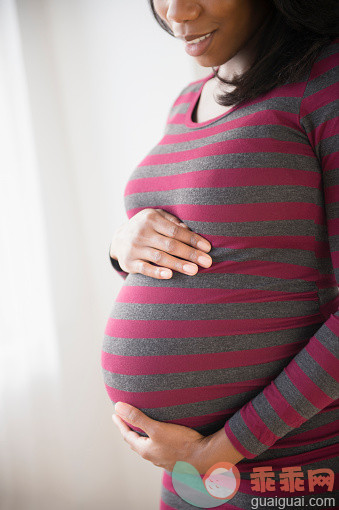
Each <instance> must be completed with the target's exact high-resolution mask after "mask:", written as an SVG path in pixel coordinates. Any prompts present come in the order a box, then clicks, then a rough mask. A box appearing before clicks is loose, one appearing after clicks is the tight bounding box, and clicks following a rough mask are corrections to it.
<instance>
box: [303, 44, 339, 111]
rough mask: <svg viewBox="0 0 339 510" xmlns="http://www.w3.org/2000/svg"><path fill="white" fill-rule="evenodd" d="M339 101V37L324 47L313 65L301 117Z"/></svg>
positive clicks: (307, 81) (304, 95) (305, 89)
mask: <svg viewBox="0 0 339 510" xmlns="http://www.w3.org/2000/svg"><path fill="white" fill-rule="evenodd" d="M337 99H339V37H337V38H335V39H333V40H332V41H331V43H330V44H328V45H326V46H324V47H323V48H322V50H321V52H320V53H319V55H318V56H317V58H316V60H315V62H314V63H313V65H312V67H311V69H310V72H309V76H308V78H307V80H306V83H305V88H304V93H303V97H302V103H301V116H305V115H306V114H307V113H309V112H313V111H315V110H318V109H319V107H320V106H321V105H325V104H329V105H331V106H329V109H331V110H332V109H333V108H335V105H334V102H335V101H336V100H337Z"/></svg>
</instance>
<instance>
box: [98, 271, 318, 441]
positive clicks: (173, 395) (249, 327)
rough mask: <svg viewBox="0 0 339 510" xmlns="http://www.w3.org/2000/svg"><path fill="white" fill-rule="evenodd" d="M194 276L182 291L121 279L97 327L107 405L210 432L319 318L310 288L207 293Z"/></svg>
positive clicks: (177, 284) (177, 285) (138, 278)
mask: <svg viewBox="0 0 339 510" xmlns="http://www.w3.org/2000/svg"><path fill="white" fill-rule="evenodd" d="M214 276H215V275H214ZM218 276H219V280H220V275H218ZM195 278H196V279H195V282H194V285H195V286H194V287H189V285H190V284H192V282H193V279H192V278H191V277H186V276H185V275H180V277H176V278H172V279H171V280H168V281H166V282H162V281H161V282H158V281H157V282H155V281H153V279H150V278H147V277H143V276H142V275H128V277H127V278H126V280H125V283H124V285H123V287H122V288H121V290H120V292H119V294H118V296H117V298H116V302H115V303H114V306H113V308H112V311H111V314H110V317H109V318H108V321H107V325H106V328H105V337H104V341H103V347H102V369H103V376H104V383H105V385H106V389H107V392H108V395H109V397H110V399H111V401H112V402H113V403H115V402H117V401H121V402H127V403H129V404H131V405H133V406H135V407H137V408H138V409H141V410H142V411H143V412H144V413H145V414H147V415H148V416H150V417H151V418H153V419H156V420H160V421H166V422H171V423H177V424H181V425H185V426H188V427H191V428H194V429H195V430H197V431H198V432H200V433H201V434H204V435H209V434H212V433H213V432H215V431H216V430H218V429H219V428H221V427H222V426H223V424H224V423H225V421H226V420H227V419H228V418H229V417H230V415H231V414H233V413H234V412H235V411H236V410H237V409H239V407H241V406H242V405H244V404H245V403H246V402H247V401H248V400H250V399H251V398H253V396H254V395H256V394H257V393H258V392H260V391H261V389H262V388H263V387H264V386H266V385H267V384H268V383H269V381H270V380H272V379H273V378H274V377H275V376H276V375H278V373H279V372H281V370H282V369H283V367H284V366H286V364H287V363H288V362H289V361H290V359H291V358H292V357H293V356H294V355H295V354H296V353H297V352H298V351H299V350H300V349H301V348H302V347H303V346H304V345H305V344H306V343H307V341H308V340H309V338H310V337H311V336H312V335H313V333H314V332H315V331H316V330H317V329H318V328H319V323H320V322H321V320H322V319H321V317H320V316H319V315H318V313H317V301H316V300H317V296H316V295H315V294H314V292H313V290H312V291H310V290H308V291H303V292H292V293H291V292H287V291H283V292H281V291H276V290H270V289H267V288H266V289H264V290H263V289H241V288H238V289H234V288H233V289H232V288H214V287H212V286H211V284H210V285H209V286H206V281H209V280H206V275H203V276H202V277H201V278H200V281H199V279H198V277H197V275H196V277H195ZM185 283H186V284H187V286H185V285H184V284H185ZM199 284H200V285H201V286H200V287H199V286H198V285H199ZM132 428H133V429H134V430H136V431H137V432H139V433H140V434H142V435H146V434H145V433H144V432H143V431H141V430H140V429H138V428H136V427H132Z"/></svg>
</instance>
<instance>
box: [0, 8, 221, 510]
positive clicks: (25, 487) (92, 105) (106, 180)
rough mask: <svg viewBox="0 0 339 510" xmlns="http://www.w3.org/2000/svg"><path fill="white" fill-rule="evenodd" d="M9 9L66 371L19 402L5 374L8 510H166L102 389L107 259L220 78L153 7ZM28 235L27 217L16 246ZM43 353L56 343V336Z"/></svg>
mask: <svg viewBox="0 0 339 510" xmlns="http://www.w3.org/2000/svg"><path fill="white" fill-rule="evenodd" d="M6 3H8V4H9V3H10V4H11V5H12V7H14V10H13V12H14V11H15V14H16V15H17V20H18V27H19V33H20V39H21V51H22V56H23V63H24V72H25V78H26V85H27V97H28V104H29V109H30V114H31V123H32V132H33V139H34V149H35V154H36V165H37V171H38V178H39V186H40V192H41V202H42V210H43V217H42V221H43V229H44V235H45V243H46V252H47V268H48V283H49V285H50V298H51V303H52V310H53V320H54V324H55V331H54V337H55V340H54V344H53V345H54V348H55V353H56V354H55V355H54V356H55V367H56V369H55V373H53V374H52V373H51V372H50V374H49V377H46V376H44V377H43V376H42V375H41V376H40V375H39V374H40V371H39V367H38V364H39V357H37V367H36V372H35V373H33V375H32V377H31V378H30V380H29V381H27V384H25V385H23V386H22V387H21V388H20V391H18V390H17V391H16V392H14V390H13V388H14V385H13V381H14V380H15V379H16V377H17V375H18V370H16V366H17V365H16V363H15V356H13V358H12V359H11V360H10V362H9V364H8V377H6V378H5V377H4V380H5V379H6V380H5V383H6V386H5V387H4V389H3V391H0V396H1V401H0V410H1V411H3V413H2V416H0V439H1V444H0V492H1V494H0V507H1V510H40V509H41V510H42V509H45V508H48V509H49V510H54V509H55V510H57V509H58V510H60V509H63V510H75V509H76V510H78V509H79V510H80V509H81V510H87V509H88V510H92V509H94V508H95V509H96V510H106V509H107V510H108V509H109V510H130V509H134V508H138V510H156V509H157V508H158V504H159V494H160V475H161V470H160V469H159V468H156V467H155V466H153V465H152V464H151V463H149V462H147V461H145V460H144V459H142V458H141V457H139V456H138V455H137V454H136V453H135V452H133V451H132V450H130V449H129V447H128V445H127V444H126V443H125V442H124V441H123V439H122V437H121V435H120V433H119V431H118V429H117V428H116V427H115V426H114V424H113V423H112V421H111V415H112V412H113V406H112V404H111V402H110V400H109V398H108V395H107V394H106V390H105V387H104V384H103V377H102V372H101V366H100V355H101V343H102V339H103V334H104V328H105V325H106V321H107V319H108V316H109V313H110V310H111V307H112V305H113V301H114V298H115V296H116V294H117V292H118V290H119V288H120V286H121V284H122V279H121V278H120V277H119V276H118V275H117V274H115V272H114V271H113V269H112V267H111V266H110V263H109V259H108V250H109V244H110V241H111V237H112V234H113V232H114V230H115V229H116V228H117V227H118V226H119V225H120V224H121V223H122V222H123V221H125V220H126V219H127V218H126V216H125V211H124V206H123V190H124V187H125V185H126V182H127V179H128V177H129V175H130V173H131V172H132V170H133V169H134V167H135V166H136V165H137V164H138V162H139V161H140V160H141V159H142V158H143V157H144V156H145V155H146V153H147V152H148V151H149V150H150V149H151V148H152V146H153V145H155V144H156V143H157V142H158V140H159V139H160V138H161V137H162V133H163V129H164V125H165V121H166V117H167V113H168V110H169V107H170V105H171V104H172V102H173V101H174V99H175V97H176V95H177V94H178V93H179V92H180V90H181V89H182V88H183V87H184V86H185V85H186V84H187V83H188V82H190V81H192V80H194V79H198V78H199V77H200V76H203V75H206V74H208V73H210V72H211V70H210V69H201V71H200V72H199V70H197V69H196V67H195V66H194V63H193V62H192V58H191V57H189V56H188V55H187V54H186V53H185V51H184V47H183V44H182V42H181V41H177V40H175V39H173V38H171V37H170V36H169V35H168V34H166V33H165V32H164V31H162V30H161V28H160V27H158V25H157V24H156V22H155V20H154V19H153V17H152V15H151V12H150V9H149V7H148V5H147V2H146V0H129V1H128V2H123V1H121V0H17V1H16V2H15V1H14V0H7V2H6V0H0V8H3V7H4V5H5V4H6ZM4 78H5V77H4V76H2V77H1V76H0V80H1V79H4ZM21 229H22V231H25V214H23V215H22V223H21V225H20V227H19V228H18V231H17V232H15V236H17V237H18V238H20V235H21V232H20V230H21ZM32 248H33V247H30V242H29V240H28V242H27V243H25V245H24V246H22V247H21V249H20V258H18V265H19V264H20V263H21V262H23V260H24V257H26V256H28V255H29V254H30V252H31V249H32ZM20 259H21V262H20ZM16 295H17V299H18V300H19V301H20V299H21V296H22V295H21V293H20V290H18V291H17V294H16ZM39 299H40V298H39V297H38V298H37V299H36V300H35V301H34V310H35V311H36V312H37V314H38V313H39V310H41V311H42V310H43V309H44V307H43V306H42V304H43V302H42V299H43V298H42V297H41V301H40V300H39ZM23 306H24V303H23ZM40 313H42V312H40ZM33 338H34V331H32V330H28V329H27V330H26V333H25V339H21V340H22V341H25V342H26V347H27V350H28V352H29V350H30V347H31V346H32V347H31V349H32V350H33V342H32V339H33ZM45 341H46V345H47V342H52V341H53V340H52V339H51V337H50V336H48V335H47V333H46V338H45ZM31 342H32V343H31ZM0 345H1V344H0ZM18 348H19V349H20V343H18ZM0 355H1V351H0ZM40 362H41V363H43V359H42V358H41V359H40ZM41 373H42V372H41ZM34 374H35V375H34ZM0 389H1V388H0Z"/></svg>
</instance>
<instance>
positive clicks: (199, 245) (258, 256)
mask: <svg viewBox="0 0 339 510" xmlns="http://www.w3.org/2000/svg"><path fill="white" fill-rule="evenodd" d="M337 4H338V2H337V0H333V1H332V0H298V2H294V1H292V0H153V2H151V8H152V11H153V13H154V16H155V17H156V20H157V21H158V23H160V25H161V26H162V27H163V28H164V29H165V30H167V32H169V34H171V35H172V36H174V37H177V38H179V39H182V40H183V41H184V45H185V46H184V47H185V50H186V52H187V53H188V54H189V55H190V56H192V57H193V58H194V59H195V60H196V62H197V63H198V64H200V65H201V66H203V67H210V68H212V72H211V73H210V74H209V75H208V76H207V77H205V78H203V79H201V80H198V81H194V82H191V83H189V84H188V85H186V86H185V87H184V88H183V90H182V91H181V93H180V94H179V96H178V97H177V98H176V99H175V101H174V102H173V104H172V107H171V109H170V112H169V115H168V118H167V122H166V126H165V130H164V133H163V137H162V138H161V140H160V141H159V143H158V144H157V145H156V146H155V147H154V148H153V149H152V150H151V151H150V152H149V153H148V154H147V155H146V157H145V158H144V159H143V160H142V161H141V162H140V164H139V165H138V166H137V168H136V169H135V170H134V171H133V173H132V174H131V176H130V178H129V180H128V182H127V185H126V189H125V194H124V198H125V206H126V212H127V216H128V220H127V221H126V223H124V224H123V225H121V226H120V227H119V229H118V230H117V231H116V233H115V234H114V236H113V240H112V243H111V247H110V256H111V261H112V264H113V267H114V268H115V269H116V270H117V271H118V272H119V274H120V275H121V276H122V277H123V278H124V281H123V286H122V288H121V290H120V292H119V294H118V296H117V299H116V302H115V304H114V306H113V309H112V312H111V315H110V317H109V319H108V322H107V326H106V330H105V338H104V343H103V349H102V368H103V374H104V381H105V385H106V388H107V391H108V394H109V397H110V399H111V400H112V402H113V403H117V402H120V403H119V404H118V405H117V406H116V413H117V414H116V415H115V417H114V419H115V422H116V425H117V426H118V427H119V430H120V431H121V433H122V435H123V436H124V438H125V440H126V441H127V442H128V443H129V445H130V447H131V448H133V449H134V450H135V451H137V452H138V453H139V454H140V455H141V456H142V457H143V458H144V459H145V460H148V461H151V462H152V463H153V464H155V465H157V466H159V467H161V468H162V469H163V477H162V494H161V503H160V508H161V510H174V509H176V510H190V509H195V508H197V507H196V506H193V505H191V504H189V503H188V502H186V501H184V499H182V498H181V497H180V496H179V495H178V494H177V492H176V491H175V489H174V487H173V484H172V478H171V471H172V469H173V466H174V464H175V463H176V462H177V461H186V462H190V463H191V464H192V465H193V466H195V467H196V469H197V470H199V472H200V473H201V474H203V473H205V472H206V471H207V470H208V469H209V468H210V467H211V466H212V465H213V464H214V463H216V462H222V461H225V462H231V463H233V464H236V467H237V468H238V470H239V472H240V475H241V483H240V487H239V490H238V492H237V493H236V494H235V496H234V497H233V498H232V499H231V500H230V501H229V502H227V503H223V504H222V505H221V506H219V507H218V508H222V509H232V510H240V509H245V510H249V509H252V508H255V506H253V501H252V498H253V497H258V496H260V497H261V498H262V497H263V496H264V495H265V496H270V497H272V496H277V497H278V496H279V497H285V498H286V497H288V499H290V497H292V496H295V497H296V496H299V497H300V496H303V497H304V500H303V504H297V503H294V507H298V508H304V507H305V508H306V506H307V504H308V503H309V501H310V498H311V497H312V496H313V497H314V495H316V496H319V494H321V495H322V496H333V497H335V495H336V492H335V488H336V487H335V486H336V482H337V480H336V479H335V480H334V486H333V487H332V486H331V483H330V482H329V479H330V478H331V476H332V474H333V473H334V474H335V473H336V472H337V471H338V453H339V449H338V418H339V412H338V411H339V400H338V399H339V383H338V380H339V378H338V375H339V363H338V352H339V343H338V339H339V311H338V309H339V294H338V284H339V139H338V134H339V122H338V108H339V101H338V100H339V37H338V36H339V32H338V5H337ZM150 86H152V84H150ZM123 403H125V404H123ZM126 404H127V405H126ZM119 416H120V417H121V418H119ZM262 467H265V469H266V471H267V470H271V472H273V476H272V482H274V484H275V485H274V488H272V486H271V490H270V489H268V488H267V486H266V487H264V488H263V489H262V491H260V492H258V490H257V491H256V490H255V487H254V485H253V483H251V482H252V480H251V478H252V477H251V475H253V473H254V471H253V470H254V469H258V468H262ZM292 467H293V468H294V469H295V470H296V471H297V472H298V473H297V474H295V475H294V476H295V477H297V481H298V483H297V482H296V481H295V480H294V482H293V480H292V481H291V483H290V485H289V487H288V488H286V484H285V490H284V486H282V485H281V475H282V473H283V471H284V470H286V469H287V468H292ZM312 470H319V471H317V473H318V474H319V473H320V472H321V473H323V474H324V475H325V476H324V477H323V479H322V481H323V482H324V480H325V482H326V483H325V485H324V483H322V486H321V487H320V486H319V485H318V486H315V487H314V488H313V487H312V479H311V478H310V476H311V474H312V473H311V472H312ZM336 476H338V475H336ZM292 478H293V476H292ZM334 478H336V477H334ZM332 481H333V477H332ZM320 485H321V484H320ZM295 487H297V489H295ZM338 503H339V501H338ZM303 505H304V506H303ZM215 506H216V505H215ZM270 506H271V507H272V505H270ZM309 506H310V505H309ZM318 506H321V505H319V504H318ZM325 506H326V505H325V503H324V505H323V507H325ZM327 506H331V505H330V504H328V505H327ZM201 507H202V508H205V507H204V506H203V505H201ZM262 507H263V508H265V506H264V504H262ZM273 507H274V508H278V506H277V504H276V505H275V506H273ZM332 507H333V508H334V503H332ZM256 508H258V507H256ZM286 508H287V507H286ZM289 508H293V505H291V504H290V506H289Z"/></svg>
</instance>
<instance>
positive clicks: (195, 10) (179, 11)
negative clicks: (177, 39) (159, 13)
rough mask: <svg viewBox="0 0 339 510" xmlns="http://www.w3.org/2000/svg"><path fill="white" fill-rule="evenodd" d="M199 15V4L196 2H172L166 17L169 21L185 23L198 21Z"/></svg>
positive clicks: (176, 0)
mask: <svg viewBox="0 0 339 510" xmlns="http://www.w3.org/2000/svg"><path fill="white" fill-rule="evenodd" d="M199 13H200V6H199V3H198V2H196V1H194V0H170V1H169V2H168V9H167V16H166V17H167V19H168V20H169V21H172V22H175V23H183V22H185V21H192V20H194V19H196V18H197V17H198V16H199Z"/></svg>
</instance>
